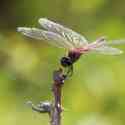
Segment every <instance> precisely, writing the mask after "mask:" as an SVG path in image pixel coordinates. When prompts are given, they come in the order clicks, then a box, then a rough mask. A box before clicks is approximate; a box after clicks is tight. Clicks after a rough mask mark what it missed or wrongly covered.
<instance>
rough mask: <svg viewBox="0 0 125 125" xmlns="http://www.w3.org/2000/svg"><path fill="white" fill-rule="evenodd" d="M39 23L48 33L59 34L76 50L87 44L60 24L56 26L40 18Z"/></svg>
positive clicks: (80, 36)
mask: <svg viewBox="0 0 125 125" xmlns="http://www.w3.org/2000/svg"><path fill="white" fill-rule="evenodd" d="M39 23H40V25H41V26H42V27H43V28H45V29H47V30H48V31H52V32H55V33H58V34H60V35H61V36H62V37H64V39H66V40H67V41H68V42H70V43H71V44H72V45H73V46H74V47H76V48H78V47H82V46H85V45H87V44H88V42H87V40H86V39H85V38H84V37H83V36H82V35H80V34H78V33H76V32H74V31H73V30H71V29H69V28H66V27H64V26H62V25H60V24H57V23H55V22H53V21H50V20H48V19H46V18H40V19H39Z"/></svg>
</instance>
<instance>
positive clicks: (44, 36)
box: [17, 27, 73, 49]
mask: <svg viewBox="0 0 125 125" xmlns="http://www.w3.org/2000/svg"><path fill="white" fill-rule="evenodd" d="M17 30H18V32H21V33H22V34H23V35H25V36H28V37H30V38H34V39H37V40H46V41H48V42H49V43H50V44H53V45H55V46H57V47H63V48H67V49H71V48H73V46H72V45H71V44H70V43H68V42H67V41H66V40H65V39H64V38H63V37H61V36H60V35H59V34H56V33H53V32H50V31H45V30H42V29H37V28H27V27H18V28H17Z"/></svg>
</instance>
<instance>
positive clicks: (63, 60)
mask: <svg viewBox="0 0 125 125" xmlns="http://www.w3.org/2000/svg"><path fill="white" fill-rule="evenodd" d="M60 63H61V65H62V66H63V67H68V66H71V65H72V60H71V59H70V58H69V57H62V58H61V60H60Z"/></svg>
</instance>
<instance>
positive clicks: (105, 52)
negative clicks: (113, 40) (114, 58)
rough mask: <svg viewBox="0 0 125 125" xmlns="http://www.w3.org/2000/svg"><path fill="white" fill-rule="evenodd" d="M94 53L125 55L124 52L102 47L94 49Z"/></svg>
mask: <svg viewBox="0 0 125 125" xmlns="http://www.w3.org/2000/svg"><path fill="white" fill-rule="evenodd" d="M94 51H95V52H98V53H100V54H104V55H119V54H122V53H123V51H122V50H120V49H117V48H113V47H109V46H101V47H98V48H94Z"/></svg>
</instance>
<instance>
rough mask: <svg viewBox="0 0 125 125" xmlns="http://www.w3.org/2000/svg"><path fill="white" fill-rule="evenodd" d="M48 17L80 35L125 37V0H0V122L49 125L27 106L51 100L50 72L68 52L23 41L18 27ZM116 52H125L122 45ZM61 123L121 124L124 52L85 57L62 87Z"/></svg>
mask: <svg viewBox="0 0 125 125" xmlns="http://www.w3.org/2000/svg"><path fill="white" fill-rule="evenodd" d="M41 17H47V18H49V19H50V20H54V21H56V22H59V23H61V24H64V25H65V26H67V27H69V28H72V29H73V30H75V31H77V32H79V33H81V34H83V35H84V36H85V37H86V38H87V39H88V40H89V41H93V40H95V39H96V38H98V37H100V36H107V38H108V39H109V40H111V39H124V38H125V1H124V0H91V1H90V0H88V1H87V0H0V124H1V125H27V124H30V125H48V124H49V123H48V122H49V117H48V115H47V114H39V113H37V112H33V111H32V110H31V108H30V107H28V106H27V105H26V104H25V103H26V102H27V101H28V100H31V101H33V102H34V103H35V104H37V103H39V101H44V100H52V93H51V87H52V73H53V71H54V70H55V69H57V68H58V67H59V60H60V58H61V57H62V56H64V55H65V54H66V52H65V51H64V50H63V49H59V48H55V47H53V46H51V45H48V44H47V43H45V42H44V41H37V40H33V39H29V38H26V37H24V36H22V35H21V34H20V33H17V32H16V28H17V27H18V26H29V27H40V26H39V24H38V19H39V18H41ZM118 48H120V49H122V50H124V51H125V45H120V46H118ZM62 100H63V107H65V108H66V109H67V110H66V111H65V112H63V115H62V118H63V120H62V124H63V125H125V118H124V117H125V54H122V55H120V56H105V55H98V54H88V55H84V56H83V57H82V58H81V59H80V60H79V61H78V62H77V63H76V64H75V71H74V75H73V77H72V78H70V79H68V80H67V81H66V82H65V85H64V88H63V99H62Z"/></svg>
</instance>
